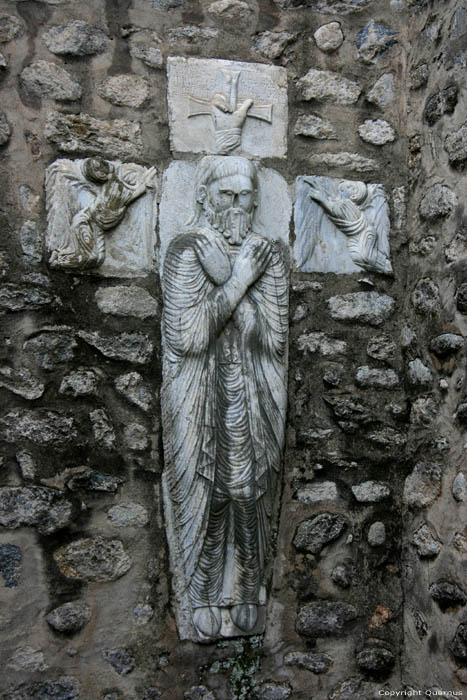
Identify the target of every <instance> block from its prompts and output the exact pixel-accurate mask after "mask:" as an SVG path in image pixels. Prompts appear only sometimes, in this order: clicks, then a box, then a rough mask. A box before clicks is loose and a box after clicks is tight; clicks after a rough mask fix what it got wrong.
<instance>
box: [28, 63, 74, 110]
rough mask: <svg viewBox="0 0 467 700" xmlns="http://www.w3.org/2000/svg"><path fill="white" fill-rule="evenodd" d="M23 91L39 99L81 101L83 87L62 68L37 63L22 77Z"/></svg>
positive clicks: (50, 64) (29, 67)
mask: <svg viewBox="0 0 467 700" xmlns="http://www.w3.org/2000/svg"><path fill="white" fill-rule="evenodd" d="M20 81H21V85H22V86H23V89H24V90H25V91H26V92H28V93H29V94H31V95H36V96H38V97H51V98H52V99H54V100H57V101H60V102H67V101H70V100H71V101H73V100H79V99H80V97H81V93H82V90H81V85H80V84H79V83H78V81H77V80H75V78H72V76H71V75H70V74H69V73H68V72H67V71H66V70H65V69H64V68H62V67H61V66H58V65H57V64H56V63H49V62H48V61H37V63H31V65H29V66H27V67H26V68H25V69H24V70H23V72H22V73H21V76H20Z"/></svg>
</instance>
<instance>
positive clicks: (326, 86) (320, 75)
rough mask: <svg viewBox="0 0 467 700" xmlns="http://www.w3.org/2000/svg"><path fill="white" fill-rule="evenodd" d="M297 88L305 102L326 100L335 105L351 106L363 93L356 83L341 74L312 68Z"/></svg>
mask: <svg viewBox="0 0 467 700" xmlns="http://www.w3.org/2000/svg"><path fill="white" fill-rule="evenodd" d="M297 87H298V88H299V89H300V90H301V93H302V97H303V99H304V100H319V101H321V100H325V101H327V102H331V103H333V104H341V105H350V104H353V103H354V102H356V101H357V100H358V98H359V97H360V93H361V91H362V89H361V87H360V86H359V85H358V84H357V83H356V82H355V81H354V80H349V79H347V78H344V77H343V76H342V75H340V73H333V72H332V71H328V70H318V69H316V68H310V70H309V71H308V73H307V74H306V75H304V76H303V78H301V79H300V80H299V81H298V83H297Z"/></svg>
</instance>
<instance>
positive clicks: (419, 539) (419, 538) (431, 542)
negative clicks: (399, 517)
mask: <svg viewBox="0 0 467 700" xmlns="http://www.w3.org/2000/svg"><path fill="white" fill-rule="evenodd" d="M412 543H413V544H414V545H415V547H416V548H417V551H418V555H419V556H420V557H422V558H426V559H432V558H434V557H437V556H438V554H439V553H440V550H441V543H440V542H438V540H437V539H435V537H434V536H433V534H432V532H431V530H430V528H429V527H428V525H427V524H426V523H424V524H423V525H421V526H420V527H419V528H418V530H416V531H415V532H414V533H413V537H412Z"/></svg>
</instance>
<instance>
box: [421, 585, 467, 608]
mask: <svg viewBox="0 0 467 700" xmlns="http://www.w3.org/2000/svg"><path fill="white" fill-rule="evenodd" d="M430 595H431V597H432V598H433V600H435V601H436V602H437V603H438V605H439V607H440V608H441V610H442V611H443V612H445V611H446V610H447V609H448V608H458V607H461V606H464V605H465V604H466V603H467V595H466V592H465V589H464V588H462V586H461V585H460V584H459V583H457V581H450V580H446V579H442V580H441V581H435V582H434V583H431V584H430Z"/></svg>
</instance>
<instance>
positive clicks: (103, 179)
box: [46, 157, 156, 271]
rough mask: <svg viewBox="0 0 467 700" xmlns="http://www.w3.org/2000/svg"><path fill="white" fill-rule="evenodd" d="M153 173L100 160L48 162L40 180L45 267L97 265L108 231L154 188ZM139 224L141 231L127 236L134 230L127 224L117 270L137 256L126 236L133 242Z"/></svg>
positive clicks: (103, 254)
mask: <svg viewBox="0 0 467 700" xmlns="http://www.w3.org/2000/svg"><path fill="white" fill-rule="evenodd" d="M155 174H156V171H155V169H154V168H150V169H147V168H143V167H142V166H140V165H136V164H134V163H119V162H111V161H108V160H104V159H103V158H100V157H94V158H86V159H84V160H78V161H71V160H58V161H56V162H55V163H53V164H52V165H51V166H50V167H49V168H48V170H47V176H46V192H47V224H48V226H47V247H48V249H49V253H50V257H49V265H50V266H51V267H54V268H58V269H62V270H69V271H80V270H88V269H92V268H98V267H100V266H102V264H103V263H104V261H105V259H106V239H107V238H108V235H109V233H108V232H110V231H112V230H114V229H115V228H116V227H117V226H118V225H119V224H120V223H121V222H122V221H123V220H124V218H125V215H126V213H127V210H128V208H129V207H131V205H132V204H133V203H134V202H135V201H136V200H138V199H139V198H140V197H141V196H142V195H143V194H144V193H145V192H146V190H147V189H153V188H154V182H153V181H154V177H155ZM140 223H141V224H143V226H140V229H141V230H140V231H139V232H133V233H132V229H133V228H134V227H133V226H132V224H129V222H127V226H126V227H125V229H126V230H125V232H124V246H125V245H126V247H127V250H125V249H124V250H121V251H117V257H120V258H121V260H120V261H118V260H117V261H116V262H117V265H116V266H117V267H118V266H119V263H123V265H125V264H127V265H131V256H130V255H129V254H130V253H131V252H133V253H135V254H136V255H137V256H139V257H140V256H141V252H140V253H137V251H136V250H134V251H131V243H132V237H133V238H135V241H134V243H136V242H137V241H136V239H137V240H138V241H140V239H141V233H142V232H143V233H144V231H143V229H144V222H143V221H140ZM135 233H136V236H135ZM146 233H147V232H146ZM118 252H119V253H120V255H119V256H118ZM124 256H125V258H124Z"/></svg>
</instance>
